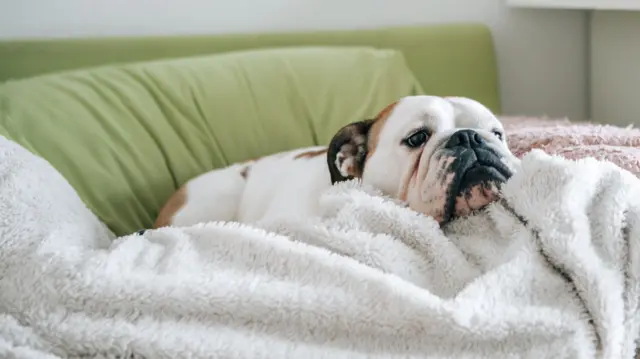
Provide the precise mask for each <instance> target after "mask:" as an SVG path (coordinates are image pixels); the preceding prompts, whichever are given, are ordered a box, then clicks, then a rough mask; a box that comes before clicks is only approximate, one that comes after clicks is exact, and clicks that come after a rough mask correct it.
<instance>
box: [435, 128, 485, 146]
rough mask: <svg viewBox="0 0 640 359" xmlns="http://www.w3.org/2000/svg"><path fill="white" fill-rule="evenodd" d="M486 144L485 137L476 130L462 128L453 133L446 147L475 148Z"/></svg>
mask: <svg viewBox="0 0 640 359" xmlns="http://www.w3.org/2000/svg"><path fill="white" fill-rule="evenodd" d="M484 145H485V141H484V139H483V138H482V136H480V134H479V133H477V132H476V131H474V130H460V131H458V132H455V133H454V134H453V135H451V137H450V138H449V140H448V141H447V143H446V144H445V145H444V147H445V148H448V149H453V148H455V147H463V148H470V149H473V148H478V147H482V146H484Z"/></svg>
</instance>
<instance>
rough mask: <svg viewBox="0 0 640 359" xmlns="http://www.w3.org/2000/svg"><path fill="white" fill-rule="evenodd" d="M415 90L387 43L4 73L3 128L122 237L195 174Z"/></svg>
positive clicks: (0, 89) (313, 137)
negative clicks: (29, 74)
mask: <svg viewBox="0 0 640 359" xmlns="http://www.w3.org/2000/svg"><path fill="white" fill-rule="evenodd" d="M420 92H421V91H420V89H419V86H418V85H417V81H416V80H415V78H414V76H413V75H412V73H411V71H410V70H409V69H408V68H407V66H406V64H405V61H404V58H403V56H402V54H401V53H399V52H397V51H395V50H376V49H372V48H363V47H358V48H329V47H327V48H311V47H310V48H298V49H272V50H254V51H246V52H235V53H229V54H224V55H214V56H207V57H197V58H185V59H178V60H167V61H161V62H149V63H139V64H129V65H121V66H113V67H103V68H97V69H90V70H84V71H77V72H70V73H61V74H54V75H48V76H42V77H36V78H31V79H26V80H19V81H12V82H7V83H5V84H2V85H0V134H2V135H4V136H6V137H7V138H9V139H12V140H15V141H16V142H18V143H20V144H21V145H23V146H25V147H26V148H28V149H29V150H31V151H32V152H34V153H36V154H38V155H40V156H42V157H44V158H45V159H47V160H48V161H49V162H50V163H51V164H52V165H53V166H54V167H56V168H57V169H58V170H59V171H60V172H61V173H62V174H63V176H65V177H66V178H67V180H68V181H69V182H70V183H71V185H72V186H73V187H74V188H75V189H76V190H77V191H78V193H79V195H80V196H81V198H82V199H83V200H84V201H85V203H87V205H88V206H89V207H90V208H91V209H92V210H93V211H94V212H95V213H96V214H97V215H98V216H99V217H100V218H101V219H102V220H103V221H104V222H105V223H106V224H107V225H108V226H109V227H110V228H111V230H113V231H114V232H115V233H116V234H125V233H131V232H133V231H135V230H138V229H140V228H148V227H150V226H151V225H152V223H153V220H154V219H155V216H156V214H157V212H158V210H159V208H160V207H161V206H162V204H163V203H164V201H165V200H166V199H167V198H168V196H170V195H171V193H173V191H174V190H175V189H176V188H177V187H178V186H179V185H181V184H182V183H184V182H185V181H187V180H188V179H190V178H192V177H194V176H196V175H198V174H200V173H203V172H206V171H208V170H211V169H214V168H218V167H221V166H225V165H228V164H230V163H233V162H236V161H242V160H246V159H249V158H255V157H259V156H262V155H265V154H269V153H274V152H277V151H283V150H287V149H292V148H296V147H301V146H309V145H314V144H324V143H327V142H328V141H329V140H330V138H331V136H332V135H333V133H334V132H335V131H336V130H337V129H338V128H339V127H340V126H342V125H344V124H346V123H348V122H351V121H357V120H361V119H363V118H366V117H370V116H373V115H375V113H376V112H377V111H379V110H380V109H382V108H383V107H384V106H386V105H387V104H388V103H390V102H392V101H395V100H396V99H398V98H399V97H401V96H405V95H411V94H417V93H420Z"/></svg>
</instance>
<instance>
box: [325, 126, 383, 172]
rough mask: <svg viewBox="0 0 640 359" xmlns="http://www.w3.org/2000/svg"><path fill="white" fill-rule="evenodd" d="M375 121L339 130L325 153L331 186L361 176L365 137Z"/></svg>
mask: <svg viewBox="0 0 640 359" xmlns="http://www.w3.org/2000/svg"><path fill="white" fill-rule="evenodd" d="M374 122H375V120H364V121H358V122H354V123H351V124H349V125H346V126H344V127H343V128H341V129H340V130H339V131H338V133H336V135H335V136H333V139H331V142H330V143H329V150H328V151H327V164H328V165H329V173H330V174H331V184H334V183H336V182H342V181H346V180H350V179H352V178H358V177H361V176H362V171H363V170H364V161H365V159H366V157H367V137H368V135H369V130H370V129H371V125H373V123H374Z"/></svg>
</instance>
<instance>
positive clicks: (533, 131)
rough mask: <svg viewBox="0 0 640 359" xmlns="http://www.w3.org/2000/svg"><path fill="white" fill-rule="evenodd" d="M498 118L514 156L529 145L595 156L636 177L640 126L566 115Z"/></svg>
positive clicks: (639, 171) (572, 156)
mask: <svg viewBox="0 0 640 359" xmlns="http://www.w3.org/2000/svg"><path fill="white" fill-rule="evenodd" d="M501 121H502V123H503V124H504V127H505V130H506V132H507V136H508V137H507V138H508V141H509V147H511V150H512V151H513V153H514V154H515V155H516V156H518V157H521V156H522V155H524V154H525V153H526V152H528V151H530V150H531V149H533V148H539V149H541V150H543V151H545V152H547V153H549V154H556V155H560V156H563V157H566V158H570V159H580V158H584V157H595V158H597V159H599V160H607V161H610V162H613V163H615V164H617V165H618V166H620V167H622V168H624V169H627V170H629V171H631V172H632V173H634V174H635V175H636V176H638V177H640V129H637V128H631V127H629V128H622V127H616V126H609V125H598V124H591V123H576V122H569V120H567V119H549V118H532V117H503V118H501Z"/></svg>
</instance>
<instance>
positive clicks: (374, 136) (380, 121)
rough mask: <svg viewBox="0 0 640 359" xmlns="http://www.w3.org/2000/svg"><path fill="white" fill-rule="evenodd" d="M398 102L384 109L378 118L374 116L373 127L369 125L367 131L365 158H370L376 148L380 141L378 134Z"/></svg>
mask: <svg viewBox="0 0 640 359" xmlns="http://www.w3.org/2000/svg"><path fill="white" fill-rule="evenodd" d="M397 104H398V102H394V103H392V104H390V105H388V106H387V107H385V108H384V109H383V110H382V111H380V113H379V114H378V116H376V118H375V121H374V122H373V125H371V129H370V130H369V135H368V139H367V150H368V151H367V158H369V157H371V155H372V154H373V153H374V152H375V151H376V148H377V147H378V141H379V140H380V132H382V128H383V127H384V124H385V123H386V122H387V119H388V118H389V115H391V112H392V111H393V109H394V108H395V107H396V105H397Z"/></svg>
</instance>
